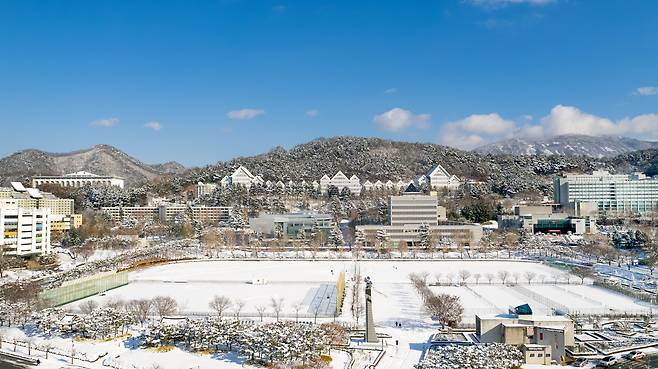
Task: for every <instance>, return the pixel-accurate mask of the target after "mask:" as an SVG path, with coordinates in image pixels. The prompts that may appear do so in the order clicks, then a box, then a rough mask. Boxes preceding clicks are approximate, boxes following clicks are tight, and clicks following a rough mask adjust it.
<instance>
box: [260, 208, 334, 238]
mask: <svg viewBox="0 0 658 369" xmlns="http://www.w3.org/2000/svg"><path fill="white" fill-rule="evenodd" d="M332 226H333V222H332V220H331V215H328V214H316V213H289V214H262V215H260V216H258V217H256V218H249V228H251V230H252V231H254V232H257V233H262V234H264V235H268V236H273V235H274V233H275V232H276V230H277V229H279V230H280V231H281V232H282V233H283V234H286V235H288V237H297V234H298V233H299V231H300V230H304V231H306V232H310V231H311V229H313V227H315V228H316V229H318V230H319V231H322V232H328V231H329V230H330V229H331V228H332Z"/></svg>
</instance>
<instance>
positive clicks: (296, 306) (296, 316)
mask: <svg viewBox="0 0 658 369" xmlns="http://www.w3.org/2000/svg"><path fill="white" fill-rule="evenodd" d="M292 308H293V310H295V321H296V322H297V321H299V311H300V310H302V303H301V302H298V303H296V304H295V305H293V306H292Z"/></svg>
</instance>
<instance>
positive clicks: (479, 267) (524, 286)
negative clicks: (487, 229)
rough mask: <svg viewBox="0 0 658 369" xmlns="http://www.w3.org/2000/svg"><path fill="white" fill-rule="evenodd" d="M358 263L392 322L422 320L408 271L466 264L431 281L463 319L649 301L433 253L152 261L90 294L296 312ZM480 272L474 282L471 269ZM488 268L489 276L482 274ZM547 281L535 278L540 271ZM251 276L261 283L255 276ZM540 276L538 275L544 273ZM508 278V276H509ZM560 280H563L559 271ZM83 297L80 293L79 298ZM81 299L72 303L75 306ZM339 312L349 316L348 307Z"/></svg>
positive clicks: (526, 266) (632, 307)
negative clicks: (456, 304)
mask: <svg viewBox="0 0 658 369" xmlns="http://www.w3.org/2000/svg"><path fill="white" fill-rule="evenodd" d="M357 269H360V271H361V275H362V276H364V277H365V276H369V277H370V278H371V279H372V280H373V282H374V285H373V286H374V296H373V306H374V315H375V319H376V320H377V323H378V324H379V325H382V326H394V325H395V322H405V321H406V322H413V321H423V320H425V319H426V318H427V317H426V315H425V314H424V313H423V311H422V308H421V306H420V300H419V298H418V296H417V294H416V292H415V290H414V289H413V288H412V286H411V284H410V283H409V279H408V276H409V274H410V273H423V272H427V273H429V277H428V281H429V282H431V283H434V282H435V281H436V276H437V275H438V276H439V277H440V278H441V281H442V283H443V284H447V281H448V279H447V277H446V276H448V275H452V276H453V278H452V280H453V283H457V281H458V277H457V275H458V274H459V272H460V271H462V270H468V271H469V272H470V274H471V276H470V277H469V278H468V279H467V285H466V286H456V285H453V286H433V287H432V289H434V290H435V291H437V292H438V291H441V292H444V293H449V294H453V295H457V296H459V297H460V298H461V301H462V303H463V305H464V308H465V316H464V322H465V323H473V322H474V316H475V315H476V314H491V313H498V312H506V311H507V309H509V308H510V307H514V306H517V305H521V304H524V303H528V304H530V306H531V307H532V308H533V309H534V310H535V311H536V312H537V313H546V314H550V313H551V311H552V309H553V308H560V307H562V306H564V305H566V306H567V307H569V309H571V311H580V312H586V313H587V312H592V313H593V312H603V311H609V310H610V309H613V310H616V311H619V312H624V311H627V312H638V311H641V310H649V307H647V306H646V305H643V304H641V303H639V302H637V301H634V300H632V299H630V298H628V297H625V296H622V295H619V294H617V293H614V292H611V291H607V290H604V289H601V288H597V287H594V286H591V285H587V284H585V285H580V284H576V283H579V282H576V278H573V279H572V283H573V284H557V285H554V284H551V283H549V281H553V280H554V279H555V278H556V276H559V275H562V274H563V272H562V271H559V270H557V269H554V268H551V267H548V266H546V265H542V264H537V263H532V262H516V261H482V260H472V261H471V260H459V261H457V260H436V261H371V260H368V261H359V262H354V261H203V262H185V263H177V264H167V265H161V266H155V267H151V268H148V269H143V270H139V271H136V272H133V273H131V275H130V281H131V283H130V284H129V285H128V286H125V287H121V288H118V289H115V290H112V291H109V292H107V293H106V294H105V296H94V297H91V298H90V299H94V300H97V301H98V302H99V303H101V304H102V303H103V302H106V301H108V300H111V299H122V300H130V299H135V298H150V297H154V296H158V295H168V296H171V297H174V298H175V299H176V300H177V301H178V303H179V306H180V308H181V314H189V315H196V314H204V313H212V310H211V309H210V308H209V306H208V302H209V301H210V299H211V298H212V297H213V296H214V295H224V296H228V297H230V298H231V299H233V300H234V301H237V300H240V301H243V302H244V303H245V306H244V308H243V310H242V314H241V315H242V316H252V317H254V316H256V306H258V305H263V306H269V304H270V301H271V298H277V299H278V298H283V299H284V308H283V315H285V316H292V315H293V314H294V308H293V307H294V305H295V304H298V303H301V304H302V306H303V307H302V309H301V310H300V316H306V317H308V316H309V315H311V314H312V309H309V307H308V304H309V302H310V298H311V297H312V296H314V295H315V294H316V292H317V290H318V288H319V287H320V286H321V285H322V284H333V283H335V281H336V279H337V277H338V274H339V273H340V272H345V273H346V276H347V279H348V284H349V279H350V278H351V277H352V276H353V275H354V274H355V271H356V270H357ZM500 271H508V272H509V273H510V275H513V274H517V275H520V276H521V277H520V278H519V279H518V280H519V286H504V285H502V283H501V281H500V280H499V279H498V277H497V274H498V272H500ZM525 272H533V273H535V275H536V278H535V280H534V281H533V282H532V283H531V284H530V285H528V283H527V281H526V280H524V277H523V275H524V273H525ZM476 274H480V275H481V276H482V277H481V278H480V279H479V281H478V282H477V283H476V280H475V277H474V275H476ZM487 274H493V275H495V277H494V278H493V281H492V282H493V284H489V281H488V280H487V278H486V277H485V275H487ZM542 275H543V276H545V280H546V281H547V284H539V283H538V281H539V280H540V276H542ZM256 279H262V280H265V284H253V283H252V282H253V281H254V280H256ZM541 279H543V278H541ZM511 280H513V278H512V277H511V276H510V277H509V278H508V282H509V281H511ZM558 280H563V279H562V278H561V277H558ZM528 291H531V292H532V293H529V292H528ZM82 301H84V300H82ZM82 301H78V302H76V303H74V304H72V306H71V307H73V308H75V306H76V305H79V304H80V303H81V302H82ZM345 310H347V311H344V314H343V317H341V318H342V319H345V320H349V319H351V318H350V317H349V309H345Z"/></svg>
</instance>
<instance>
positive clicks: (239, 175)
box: [220, 165, 265, 188]
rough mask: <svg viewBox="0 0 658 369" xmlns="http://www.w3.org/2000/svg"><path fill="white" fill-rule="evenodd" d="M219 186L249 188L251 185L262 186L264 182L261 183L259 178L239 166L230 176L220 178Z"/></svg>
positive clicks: (261, 180) (261, 179)
mask: <svg viewBox="0 0 658 369" xmlns="http://www.w3.org/2000/svg"><path fill="white" fill-rule="evenodd" d="M220 184H221V185H222V186H244V187H246V188H250V187H251V186H253V185H263V184H265V181H263V178H262V177H261V176H255V175H253V174H251V172H250V171H249V170H248V169H247V168H245V167H243V166H242V165H241V166H239V167H238V169H236V170H235V171H233V173H232V174H231V175H230V176H225V177H224V178H222V180H221V181H220Z"/></svg>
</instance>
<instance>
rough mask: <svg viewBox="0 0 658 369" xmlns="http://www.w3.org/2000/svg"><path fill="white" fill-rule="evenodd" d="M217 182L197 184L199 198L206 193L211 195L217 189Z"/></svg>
mask: <svg viewBox="0 0 658 369" xmlns="http://www.w3.org/2000/svg"><path fill="white" fill-rule="evenodd" d="M216 188H217V184H215V183H203V182H199V183H197V185H196V197H197V198H199V197H201V196H204V195H209V194H211V193H213V191H215V189H216Z"/></svg>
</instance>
